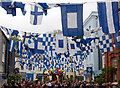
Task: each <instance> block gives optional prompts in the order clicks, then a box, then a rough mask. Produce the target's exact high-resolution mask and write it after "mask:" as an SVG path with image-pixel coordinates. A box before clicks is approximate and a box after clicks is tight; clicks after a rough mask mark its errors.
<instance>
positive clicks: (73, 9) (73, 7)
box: [61, 4, 84, 36]
mask: <svg viewBox="0 0 120 88" xmlns="http://www.w3.org/2000/svg"><path fill="white" fill-rule="evenodd" d="M61 16H62V17H61V18H62V29H63V35H64V36H82V35H83V34H84V32H83V4H70V5H61Z"/></svg>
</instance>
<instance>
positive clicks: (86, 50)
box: [82, 43, 93, 55]
mask: <svg viewBox="0 0 120 88" xmlns="http://www.w3.org/2000/svg"><path fill="white" fill-rule="evenodd" d="M82 49H83V51H84V53H86V54H88V55H89V53H90V52H93V48H92V45H91V43H87V44H86V45H84V44H83V45H82Z"/></svg>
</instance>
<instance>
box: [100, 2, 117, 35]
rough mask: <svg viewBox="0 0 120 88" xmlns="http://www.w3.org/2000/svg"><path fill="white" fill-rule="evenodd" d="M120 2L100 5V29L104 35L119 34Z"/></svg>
mask: <svg viewBox="0 0 120 88" xmlns="http://www.w3.org/2000/svg"><path fill="white" fill-rule="evenodd" d="M118 11H119V10H118V2H100V3H98V15H99V21H100V27H102V30H103V33H117V32H118V31H119V16H118Z"/></svg>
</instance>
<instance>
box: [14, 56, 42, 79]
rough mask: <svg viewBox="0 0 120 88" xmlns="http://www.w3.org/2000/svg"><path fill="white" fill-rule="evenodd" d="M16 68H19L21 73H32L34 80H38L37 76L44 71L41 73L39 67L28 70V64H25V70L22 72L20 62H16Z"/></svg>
mask: <svg viewBox="0 0 120 88" xmlns="http://www.w3.org/2000/svg"><path fill="white" fill-rule="evenodd" d="M17 59H18V58H15V61H16V60H17ZM15 68H19V72H25V73H32V74H34V79H35V78H36V76H37V74H43V69H42V71H40V69H38V67H36V68H35V70H29V69H26V64H24V69H23V70H22V69H21V66H20V63H19V62H16V64H15Z"/></svg>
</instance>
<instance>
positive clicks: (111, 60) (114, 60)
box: [105, 42, 120, 82]
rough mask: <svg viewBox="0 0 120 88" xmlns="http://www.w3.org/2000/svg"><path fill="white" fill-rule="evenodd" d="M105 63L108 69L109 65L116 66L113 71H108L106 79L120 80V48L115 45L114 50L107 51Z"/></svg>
mask: <svg viewBox="0 0 120 88" xmlns="http://www.w3.org/2000/svg"><path fill="white" fill-rule="evenodd" d="M113 44H114V42H113ZM105 65H106V70H107V68H108V67H114V70H113V72H112V73H106V78H107V79H106V81H111V82H118V81H119V80H120V48H114V47H113V51H112V52H107V53H105Z"/></svg>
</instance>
